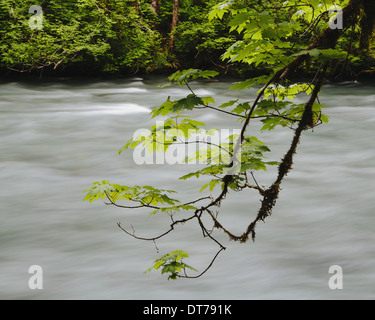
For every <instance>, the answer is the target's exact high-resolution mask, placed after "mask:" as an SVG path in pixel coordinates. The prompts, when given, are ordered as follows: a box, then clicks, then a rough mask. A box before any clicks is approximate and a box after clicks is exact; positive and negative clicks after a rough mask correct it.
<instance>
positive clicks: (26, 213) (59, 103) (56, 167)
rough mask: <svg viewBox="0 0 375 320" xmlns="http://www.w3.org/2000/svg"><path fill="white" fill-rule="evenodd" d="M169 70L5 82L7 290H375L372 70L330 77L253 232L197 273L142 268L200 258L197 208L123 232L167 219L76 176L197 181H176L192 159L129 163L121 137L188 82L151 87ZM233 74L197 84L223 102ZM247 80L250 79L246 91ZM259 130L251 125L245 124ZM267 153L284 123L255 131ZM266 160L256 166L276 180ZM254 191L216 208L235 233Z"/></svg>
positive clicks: (95, 295)
mask: <svg viewBox="0 0 375 320" xmlns="http://www.w3.org/2000/svg"><path fill="white" fill-rule="evenodd" d="M164 83H165V81H164V79H158V78H154V79H128V80H118V81H108V82H105V81H91V82H88V81H69V80H65V81H54V82H40V83H38V82H36V83H6V84H1V85H0V123H1V126H0V148H1V149H0V151H1V152H0V190H1V193H0V204H1V229H0V243H1V254H0V257H1V260H0V298H2V299H374V298H375V272H374V271H375V253H374V240H375V238H374V227H375V218H374V208H375V205H374V204H375V200H374V190H375V182H374V181H375V168H374V157H375V148H374V138H375V137H374V129H373V128H374V124H375V108H374V106H375V103H374V102H375V90H374V85H373V84H351V83H347V84H342V85H327V86H326V87H325V89H324V90H323V93H322V96H321V98H320V99H321V102H322V103H323V104H325V105H326V106H327V107H328V108H327V110H326V113H327V114H328V115H329V116H330V117H331V123H330V124H329V125H327V126H321V127H318V128H316V130H315V132H314V133H312V132H309V133H305V135H304V136H303V138H302V141H301V144H300V146H299V150H298V154H297V156H296V159H295V165H294V170H293V171H292V172H291V173H290V174H289V176H288V177H287V179H286V180H285V181H284V183H283V190H282V193H281V195H280V199H279V200H278V203H277V205H276V207H275V209H274V212H273V216H272V217H270V218H269V219H268V220H267V221H266V223H265V224H261V225H259V226H258V228H257V240H256V241H255V243H250V242H249V243H248V244H244V245H240V244H238V243H233V242H229V241H228V239H227V238H226V237H225V235H223V234H222V233H218V234H217V237H218V238H219V239H220V240H221V241H222V243H223V244H224V245H226V246H227V250H226V251H224V252H223V253H222V254H221V255H220V256H219V258H218V259H217V261H216V263H215V265H214V266H213V268H212V269H211V270H210V271H209V272H208V273H207V274H205V276H204V277H202V278H200V279H198V280H183V279H181V280H178V281H166V280H165V277H164V276H160V274H159V273H158V272H151V273H148V274H145V275H144V274H143V271H144V270H145V269H147V268H148V267H149V266H150V265H151V264H152V260H153V259H154V258H156V257H158V256H160V255H161V254H164V253H167V252H170V251H172V250H175V249H181V250H185V251H187V252H189V253H190V256H191V258H190V259H189V260H187V261H186V262H187V263H189V264H191V265H193V266H195V267H197V268H198V269H199V270H204V268H205V266H206V265H207V264H208V263H209V262H210V259H211V258H212V256H213V255H214V254H215V252H216V250H217V247H216V246H215V245H214V244H212V243H211V242H210V241H208V240H204V239H202V236H201V232H199V228H197V225H196V224H195V222H192V223H189V224H186V225H184V226H183V227H179V228H178V230H177V232H175V233H172V234H170V235H168V236H167V237H166V238H165V239H163V240H160V241H158V242H157V246H158V249H159V250H160V253H159V254H158V253H157V252H156V249H155V246H154V244H153V243H152V242H151V243H148V242H140V241H138V240H135V239H133V238H130V237H128V236H126V235H125V234H124V233H123V232H121V230H120V229H119V228H118V227H117V226H116V223H117V222H121V223H122V225H123V226H124V227H129V226H130V225H134V227H135V228H136V230H137V232H138V234H140V235H142V236H146V237H147V236H155V235H158V234H159V233H162V232H163V231H166V230H167V229H168V226H169V222H170V221H169V220H168V219H166V218H164V217H159V218H158V217H150V216H149V214H148V211H146V210H140V211H126V210H122V209H118V208H114V207H109V206H105V205H104V204H103V202H102V201H99V202H96V203H93V204H89V203H86V202H83V201H82V199H83V197H84V193H83V190H85V189H86V188H87V187H88V186H90V185H91V183H92V182H94V181H99V180H103V179H108V180H110V181H112V182H116V183H120V184H125V185H134V184H138V185H154V186H161V187H165V188H168V189H175V190H178V191H180V197H181V199H182V200H192V199H194V198H195V197H196V196H197V192H196V190H197V189H199V187H198V186H199V185H200V183H198V182H197V181H195V179H194V180H192V181H191V183H183V182H181V181H178V179H177V178H178V177H180V176H182V175H183V174H185V173H187V172H189V171H191V170H193V169H192V167H190V166H160V165H159V166H151V165H150V166H136V165H135V164H134V162H133V160H132V155H131V154H124V155H122V156H118V155H117V154H116V153H117V150H118V149H119V148H120V147H121V146H123V145H124V144H125V143H126V141H127V140H128V139H130V138H131V137H132V135H133V133H134V132H135V131H136V130H137V129H140V128H148V127H149V126H150V125H152V124H153V122H152V121H151V120H150V117H149V116H148V112H149V111H150V110H151V109H152V108H153V107H154V106H156V105H158V104H161V103H162V102H164V101H165V100H166V97H167V96H169V95H170V96H171V97H172V98H173V99H175V98H179V97H183V96H184V95H186V94H188V92H187V91H186V90H185V89H184V88H179V87H170V88H167V89H160V88H157V85H159V84H164ZM229 86H230V83H229V82H207V83H205V84H204V85H199V86H198V85H195V86H194V87H195V88H199V89H198V90H197V93H199V94H202V95H208V94H211V95H213V96H215V99H216V100H217V102H218V103H220V102H224V101H226V100H229V99H233V98H237V97H241V98H247V97H250V98H251V93H249V92H237V91H228V90H227V88H228V87H229ZM252 93H253V92H252ZM197 117H199V118H200V119H201V120H203V121H206V123H207V124H208V125H209V126H212V127H222V128H240V124H239V123H234V124H233V123H232V119H228V118H227V117H226V116H225V115H223V114H218V113H215V112H214V111H212V112H205V113H204V114H197ZM250 128H251V129H250V130H249V134H257V128H258V126H257V125H256V124H255V123H254V124H252V126H250ZM259 138H260V139H261V140H263V141H265V142H266V143H267V144H268V145H269V146H271V149H272V151H273V152H272V154H271V155H270V158H272V159H273V160H279V159H280V157H281V156H282V155H283V153H284V152H285V151H286V148H287V147H288V144H289V143H290V138H291V132H284V131H283V130H281V131H280V130H279V131H277V133H276V134H273V133H264V134H262V135H261V136H260V137H259ZM272 173H274V172H272V171H271V172H269V173H267V174H265V176H264V177H262V176H261V175H258V179H259V180H260V182H261V183H262V184H264V185H268V184H269V183H271V182H272V180H273V176H272ZM258 207H259V197H257V196H256V194H255V193H251V192H245V193H241V194H233V193H231V194H230V196H228V197H227V199H226V201H225V202H224V203H223V206H222V208H221V213H220V215H221V216H220V219H221V222H222V223H223V224H227V225H228V228H230V229H231V230H233V232H234V233H237V234H240V233H242V232H243V231H244V228H246V226H247V224H248V223H249V222H250V221H252V219H253V218H254V216H255V214H256V212H257V210H258ZM31 265H40V266H41V267H42V268H43V277H44V283H43V290H30V289H29V287H28V280H29V278H30V276H31V275H30V274H29V273H28V269H29V267H30V266H31ZM332 265H340V266H341V267H342V268H343V271H344V289H343V290H330V289H329V287H328V280H329V278H330V276H331V275H330V274H328V269H329V267H330V266H332Z"/></svg>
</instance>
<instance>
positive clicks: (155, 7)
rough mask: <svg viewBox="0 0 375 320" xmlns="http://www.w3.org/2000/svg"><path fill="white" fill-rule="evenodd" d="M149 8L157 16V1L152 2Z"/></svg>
mask: <svg viewBox="0 0 375 320" xmlns="http://www.w3.org/2000/svg"><path fill="white" fill-rule="evenodd" d="M150 7H151V10H152V11H154V13H155V14H156V15H158V14H159V8H160V3H159V0H152V3H151V5H150Z"/></svg>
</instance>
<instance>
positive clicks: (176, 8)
mask: <svg viewBox="0 0 375 320" xmlns="http://www.w3.org/2000/svg"><path fill="white" fill-rule="evenodd" d="M179 9H180V1H179V0H173V18H172V25H171V37H170V41H169V48H168V52H169V54H172V53H173V49H174V34H173V31H174V30H175V29H176V27H177V24H178V11H179Z"/></svg>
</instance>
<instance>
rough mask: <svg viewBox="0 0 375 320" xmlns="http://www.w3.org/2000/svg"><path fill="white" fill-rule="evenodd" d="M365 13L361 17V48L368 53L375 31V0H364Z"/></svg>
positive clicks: (363, 8)
mask: <svg viewBox="0 0 375 320" xmlns="http://www.w3.org/2000/svg"><path fill="white" fill-rule="evenodd" d="M362 6H363V7H362V10H363V15H362V19H361V22H360V24H361V36H360V40H359V49H360V50H361V51H362V52H364V53H366V52H368V51H369V50H370V42H371V38H372V37H373V33H374V31H375V1H374V0H363V4H362Z"/></svg>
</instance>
